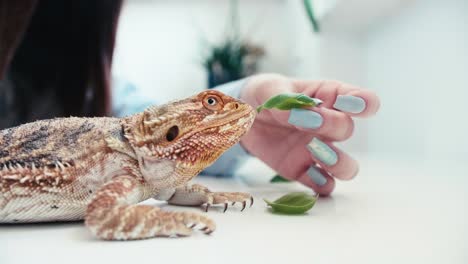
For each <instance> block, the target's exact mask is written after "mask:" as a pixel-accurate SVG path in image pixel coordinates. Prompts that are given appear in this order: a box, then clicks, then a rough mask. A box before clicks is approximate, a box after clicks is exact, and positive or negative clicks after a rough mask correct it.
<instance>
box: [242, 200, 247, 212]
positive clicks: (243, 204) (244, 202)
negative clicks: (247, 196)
mask: <svg viewBox="0 0 468 264" xmlns="http://www.w3.org/2000/svg"><path fill="white" fill-rule="evenodd" d="M246 205H247V202H246V201H243V202H242V209H241V212H242V211H244V209H245V206H246Z"/></svg>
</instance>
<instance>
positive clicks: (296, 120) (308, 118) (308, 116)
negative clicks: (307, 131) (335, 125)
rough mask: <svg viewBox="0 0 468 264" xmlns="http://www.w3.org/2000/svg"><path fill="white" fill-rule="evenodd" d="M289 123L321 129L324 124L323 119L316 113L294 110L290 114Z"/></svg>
mask: <svg viewBox="0 0 468 264" xmlns="http://www.w3.org/2000/svg"><path fill="white" fill-rule="evenodd" d="M288 123H289V124H291V125H294V126H298V127H303V128H311V129H315V128H319V127H320V126H321V125H322V123H323V117H322V116H321V115H320V114H319V113H317V112H314V111H311V110H307V109H299V108H294V109H291V111H290V114H289V119H288Z"/></svg>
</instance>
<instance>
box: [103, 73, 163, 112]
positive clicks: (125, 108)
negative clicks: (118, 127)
mask: <svg viewBox="0 0 468 264" xmlns="http://www.w3.org/2000/svg"><path fill="white" fill-rule="evenodd" d="M113 86H114V87H113V90H112V92H113V94H112V95H113V96H112V112H113V115H114V116H117V117H123V116H129V115H132V114H135V113H138V112H143V111H144V110H145V109H146V108H147V107H149V106H151V105H153V104H157V102H155V101H151V100H148V98H145V97H144V96H143V95H141V94H140V93H139V92H138V89H137V87H136V86H135V85H134V84H133V83H131V82H128V81H126V80H124V79H120V78H114V79H113Z"/></svg>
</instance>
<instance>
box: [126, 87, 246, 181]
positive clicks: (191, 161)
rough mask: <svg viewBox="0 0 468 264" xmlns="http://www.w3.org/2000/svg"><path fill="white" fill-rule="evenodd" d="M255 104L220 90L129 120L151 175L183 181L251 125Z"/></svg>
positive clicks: (148, 176)
mask: <svg viewBox="0 0 468 264" xmlns="http://www.w3.org/2000/svg"><path fill="white" fill-rule="evenodd" d="M254 118H255V111H254V109H253V108H252V107H251V106H250V105H248V104H246V103H243V102H241V101H239V100H237V99H234V98H232V97H230V96H227V95H225V94H223V93H221V92H218V91H215V90H209V91H204V92H201V93H199V94H197V95H195V96H192V97H189V98H187V99H183V100H180V101H174V102H171V103H168V104H165V105H161V106H154V107H150V108H148V109H146V110H145V111H144V112H143V113H140V114H137V115H135V116H131V117H128V118H127V119H125V120H124V134H125V137H126V138H127V139H128V140H129V142H130V145H131V146H132V148H133V149H134V151H135V154H136V157H137V159H138V163H139V167H140V171H141V172H142V174H143V176H144V177H145V180H147V181H148V182H149V183H152V184H155V185H156V186H158V187H159V186H161V187H174V186H178V185H181V184H183V183H185V182H187V181H189V180H190V179H192V178H193V177H194V176H196V175H197V174H198V173H200V171H202V170H203V169H204V168H206V167H208V166H209V165H210V164H212V163H213V162H214V161H215V160H216V159H217V158H218V157H219V156H220V155H221V154H222V153H223V152H224V151H226V150H227V149H228V148H230V147H231V146H233V145H234V144H236V143H237V142H238V141H239V140H240V138H241V137H242V135H244V134H245V133H246V132H247V131H248V130H249V128H250V127H251V125H252V123H253V121H254Z"/></svg>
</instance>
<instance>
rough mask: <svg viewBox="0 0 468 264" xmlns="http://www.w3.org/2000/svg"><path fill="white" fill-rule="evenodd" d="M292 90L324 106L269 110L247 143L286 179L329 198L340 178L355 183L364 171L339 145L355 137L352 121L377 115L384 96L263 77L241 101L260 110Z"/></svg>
mask: <svg viewBox="0 0 468 264" xmlns="http://www.w3.org/2000/svg"><path fill="white" fill-rule="evenodd" d="M291 92H292V93H303V94H305V95H308V96H310V97H315V98H319V99H321V100H322V101H323V104H322V105H320V106H319V107H313V108H309V109H294V110H291V111H281V110H267V109H265V110H263V111H262V112H261V113H260V114H258V116H257V118H256V120H255V122H254V124H253V126H252V128H251V130H250V131H249V132H248V133H247V134H246V135H245V136H244V137H243V138H242V140H241V144H242V146H244V148H246V149H247V151H249V152H250V153H251V154H253V155H255V156H256V157H258V158H260V159H261V160H262V161H264V162H265V163H266V164H268V165H269V166H270V167H271V168H273V169H274V170H275V171H277V172H278V173H279V174H280V175H282V176H284V177H285V178H288V179H291V180H297V181H299V182H301V183H303V184H305V185H306V186H309V187H311V188H312V189H314V190H315V191H316V192H318V193H320V194H322V195H328V194H330V193H331V192H332V191H333V189H334V187H335V178H336V179H340V180H350V179H352V178H353V177H354V176H356V174H357V172H358V168H359V166H358V163H357V162H356V160H354V159H353V158H352V157H351V156H349V155H348V154H346V153H345V152H343V151H342V150H340V149H338V148H336V147H335V146H333V142H336V141H343V140H346V139H348V138H349V137H351V135H352V134H353V129H354V121H353V119H352V117H369V116H371V115H373V114H375V113H376V112H377V110H378V109H379V106H380V102H379V98H378V97H377V96H376V95H375V94H374V93H373V92H371V91H368V90H365V89H362V88H359V87H356V86H352V85H349V84H344V83H340V82H337V81H306V80H296V79H292V78H288V77H285V76H282V75H277V74H261V75H256V76H253V77H251V78H250V79H249V80H248V82H247V84H246V87H245V89H243V91H242V94H241V99H242V100H244V101H246V102H247V103H249V104H251V105H252V106H254V107H257V106H258V105H260V104H262V103H264V102H265V101H266V100H268V99H269V98H270V97H271V96H274V95H277V94H280V93H291ZM317 164H319V165H320V167H317Z"/></svg>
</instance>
